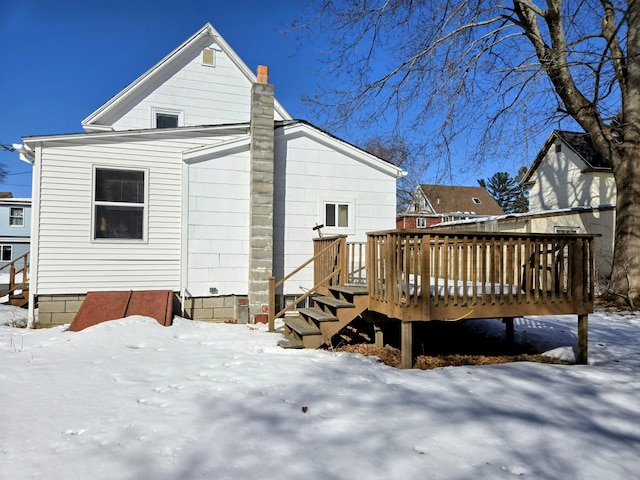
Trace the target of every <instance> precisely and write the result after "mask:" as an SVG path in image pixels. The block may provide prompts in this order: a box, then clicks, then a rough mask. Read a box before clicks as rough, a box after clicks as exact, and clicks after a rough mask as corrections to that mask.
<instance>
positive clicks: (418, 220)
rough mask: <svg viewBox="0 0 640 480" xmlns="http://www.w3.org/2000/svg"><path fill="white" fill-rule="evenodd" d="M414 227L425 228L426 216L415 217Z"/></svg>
mask: <svg viewBox="0 0 640 480" xmlns="http://www.w3.org/2000/svg"><path fill="white" fill-rule="evenodd" d="M416 228H427V217H416Z"/></svg>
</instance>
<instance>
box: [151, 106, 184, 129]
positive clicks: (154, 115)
mask: <svg viewBox="0 0 640 480" xmlns="http://www.w3.org/2000/svg"><path fill="white" fill-rule="evenodd" d="M158 115H171V116H175V117H178V127H183V126H184V112H183V111H182V110H172V109H169V108H156V107H154V108H152V109H151V125H152V127H151V128H158Z"/></svg>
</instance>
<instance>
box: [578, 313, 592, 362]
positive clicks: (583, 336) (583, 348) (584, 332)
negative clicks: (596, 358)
mask: <svg viewBox="0 0 640 480" xmlns="http://www.w3.org/2000/svg"><path fill="white" fill-rule="evenodd" d="M588 356H589V315H588V314H586V313H583V314H580V315H578V358H577V362H576V363H578V364H580V365H587V364H588V363H589V358H588Z"/></svg>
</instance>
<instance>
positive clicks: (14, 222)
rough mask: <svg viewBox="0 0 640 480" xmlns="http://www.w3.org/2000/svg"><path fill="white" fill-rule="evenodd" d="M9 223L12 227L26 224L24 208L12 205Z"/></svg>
mask: <svg viewBox="0 0 640 480" xmlns="http://www.w3.org/2000/svg"><path fill="white" fill-rule="evenodd" d="M9 225H11V226H12V227H23V226H24V208H22V207H11V210H9Z"/></svg>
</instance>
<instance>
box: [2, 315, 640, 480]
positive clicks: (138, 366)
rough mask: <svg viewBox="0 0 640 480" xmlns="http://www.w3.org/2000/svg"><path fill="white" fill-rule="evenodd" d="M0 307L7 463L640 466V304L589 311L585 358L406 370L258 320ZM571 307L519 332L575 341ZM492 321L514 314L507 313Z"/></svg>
mask: <svg viewBox="0 0 640 480" xmlns="http://www.w3.org/2000/svg"><path fill="white" fill-rule="evenodd" d="M9 310H10V309H8V307H5V308H4V309H3V310H2V311H0V318H1V319H2V320H0V325H3V324H4V326H0V362H1V363H0V365H1V367H0V425H1V428H0V432H1V433H0V478H7V479H8V478H10V479H13V480H19V479H32V478H43V479H86V478H90V479H92V480H98V479H150V480H151V479H153V480H169V479H172V480H177V479H254V478H256V479H257V478H260V479H301V478H304V479H327V478H331V479H350V480H354V479H506V478H512V477H514V476H520V477H524V478H536V479H568V480H571V479H598V480H600V479H625V480H627V479H632V478H639V477H640V315H639V314H613V313H602V312H601V313H597V314H593V315H591V316H590V332H589V333H590V341H589V348H590V364H589V365H584V366H562V365H547V364H537V363H517V364H516V363H514V364H504V365H494V366H485V367H448V368H442V369H437V370H431V371H420V370H405V371H403V370H396V369H393V368H390V367H387V366H385V365H382V364H380V363H377V362H376V361H375V360H374V359H373V358H367V357H362V356H358V355H354V354H347V353H331V352H326V351H307V350H282V349H280V348H278V347H277V346H276V343H277V341H278V340H279V339H280V338H281V337H280V336H279V335H278V334H272V333H271V334H270V333H268V332H266V331H265V327H264V326H263V325H260V326H253V325H227V324H205V323H197V322H193V321H189V320H184V319H180V318H177V319H176V320H175V325H174V326H172V327H162V326H160V325H158V324H157V323H156V322H155V321H154V320H151V319H149V318H144V317H130V318H127V319H123V320H117V321H112V322H106V323H103V324H100V325H97V326H94V327H91V328H88V329H86V330H84V331H82V332H77V333H73V332H68V331H66V330H65V328H64V327H56V328H51V329H42V330H24V329H18V328H15V327H13V326H7V324H15V323H16V315H15V313H11V312H10V311H9ZM576 324H577V320H576V317H575V316H567V317H547V318H540V317H535V318H534V317H527V318H524V319H521V320H517V321H516V339H517V340H520V341H527V342H537V343H539V344H541V345H545V346H549V347H550V348H553V349H554V352H555V354H559V355H567V353H568V352H571V350H572V348H571V347H572V346H573V345H574V344H575V331H576ZM482 328H485V329H488V330H490V329H496V330H497V329H500V330H502V329H503V326H502V325H501V324H500V322H498V321H487V322H484V323H483V326H482Z"/></svg>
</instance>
